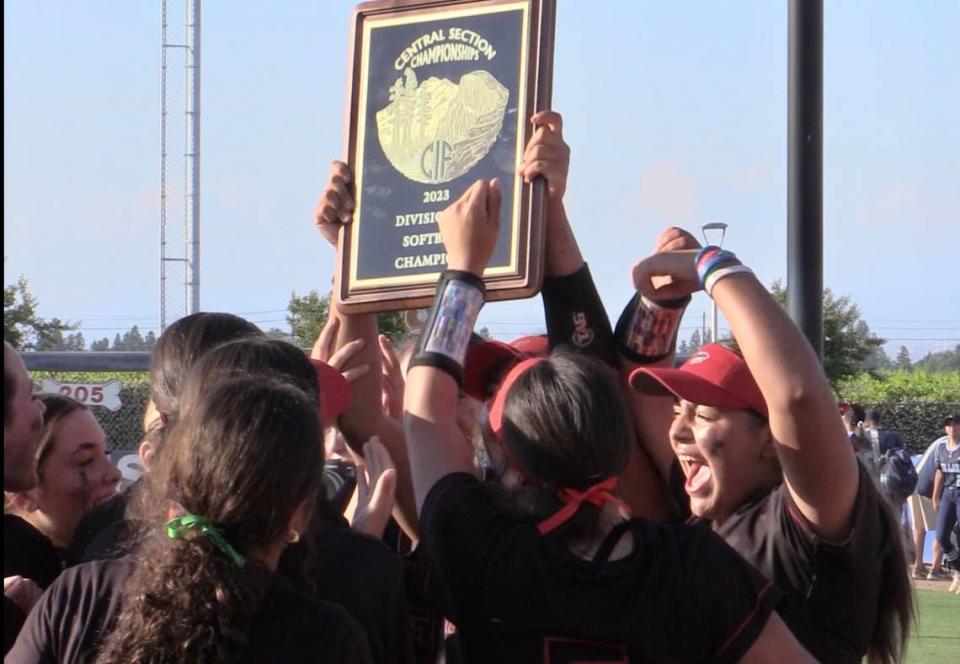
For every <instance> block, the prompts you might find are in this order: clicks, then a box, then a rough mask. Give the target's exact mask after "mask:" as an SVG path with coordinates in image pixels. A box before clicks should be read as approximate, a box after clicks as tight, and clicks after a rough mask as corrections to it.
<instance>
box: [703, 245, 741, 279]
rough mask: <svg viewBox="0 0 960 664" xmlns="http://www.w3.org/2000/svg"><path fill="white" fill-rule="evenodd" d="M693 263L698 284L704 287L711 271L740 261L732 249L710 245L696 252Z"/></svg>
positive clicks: (737, 263) (738, 263)
mask: <svg viewBox="0 0 960 664" xmlns="http://www.w3.org/2000/svg"><path fill="white" fill-rule="evenodd" d="M694 264H695V265H696V269H697V276H698V278H699V279H700V285H701V286H703V287H704V289H705V288H706V282H707V277H709V276H710V273H711V272H713V271H714V270H719V269H721V268H725V267H730V266H733V265H740V264H741V263H740V261H739V260H738V259H737V256H736V254H734V253H733V252H732V251H727V250H725V249H721V248H719V247H714V246H712V245H710V246H706V247H704V248H703V249H701V250H700V251H699V253H697V257H696V258H695V259H694Z"/></svg>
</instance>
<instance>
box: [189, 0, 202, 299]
mask: <svg viewBox="0 0 960 664" xmlns="http://www.w3.org/2000/svg"><path fill="white" fill-rule="evenodd" d="M187 95H188V96H187V135H188V136H189V139H188V140H189V143H188V145H187V155H186V156H187V168H188V177H187V214H188V216H189V218H188V221H187V229H188V230H187V232H188V237H187V251H188V255H187V266H188V284H189V286H188V292H187V296H188V300H187V311H188V312H189V313H191V314H193V313H197V312H198V311H200V0H188V1H187Z"/></svg>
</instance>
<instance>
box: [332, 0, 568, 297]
mask: <svg viewBox="0 0 960 664" xmlns="http://www.w3.org/2000/svg"><path fill="white" fill-rule="evenodd" d="M555 2H556V0H473V1H466V2H465V1H463V0H426V1H425V0H377V1H375V2H367V3H363V4H361V5H359V6H358V7H357V8H356V9H355V10H354V14H353V23H352V34H351V39H350V59H349V63H350V64H349V66H350V75H349V78H348V81H347V84H348V88H349V89H348V95H347V99H348V103H347V108H346V117H345V122H344V125H345V127H344V132H345V144H346V149H347V158H346V161H347V163H348V164H349V166H350V169H351V171H352V173H353V174H354V182H353V189H354V200H355V210H354V218H353V221H352V223H350V224H348V225H345V226H344V227H343V228H342V229H341V232H340V242H339V251H338V253H337V284H336V285H335V287H334V291H335V292H336V293H337V297H338V300H339V306H340V308H341V309H343V310H344V311H346V312H350V313H366V312H375V311H392V310H397V309H416V308H423V307H428V306H430V304H431V302H432V301H433V296H434V291H435V289H436V283H437V280H438V278H439V275H440V273H441V272H442V270H443V269H444V267H445V256H446V254H445V252H444V251H443V244H442V242H440V239H439V230H438V228H437V226H436V222H435V221H433V220H431V219H432V218H431V215H433V214H435V213H437V212H439V211H440V210H442V209H444V208H445V207H447V205H449V204H450V203H451V202H453V201H454V200H456V199H457V198H459V196H460V195H461V194H462V193H463V192H464V191H465V190H466V189H467V187H469V186H470V184H472V183H473V182H474V181H475V180H477V179H478V178H481V177H484V178H491V177H494V176H497V177H500V180H501V184H502V185H503V189H504V198H503V205H502V208H501V232H500V238H499V240H498V245H497V246H498V249H497V250H495V252H494V256H493V258H492V259H491V263H490V267H488V268H487V271H486V272H485V273H484V281H485V283H486V286H487V299H488V300H507V299H519V298H524V297H531V296H533V295H535V294H536V293H538V292H539V290H540V286H541V284H542V281H543V244H544V230H545V228H544V226H545V213H546V209H545V207H546V192H545V183H544V182H543V179H542V178H538V179H537V180H536V181H535V182H533V183H532V185H531V184H524V183H523V182H522V180H521V179H520V178H519V177H518V176H517V175H516V169H517V167H518V166H519V164H520V161H521V159H522V155H523V149H524V147H525V146H526V144H527V142H528V141H529V139H530V136H531V135H532V133H533V132H532V129H533V127H532V125H531V123H530V121H529V119H530V116H532V115H533V114H534V113H535V112H537V111H539V110H543V109H548V108H550V98H551V83H552V75H553V35H554V16H555V9H556V5H555ZM484 27H486V28H487V32H484V29H483V28H484ZM498 56H499V57H500V60H499V61H496V58H497V57H498ZM445 58H450V59H445ZM484 66H487V67H488V68H489V69H490V70H493V73H491V72H490V71H488V70H485V69H483V67H484ZM478 70H479V71H478ZM410 72H413V74H412V75H411V74H410ZM458 73H459V74H461V78H460V83H459V84H457V83H456V81H451V80H450V78H448V77H456V75H457V74H458ZM498 75H499V76H500V78H503V79H507V85H506V86H504V85H503V84H502V83H501V80H500V78H498V77H497V76H498ZM468 76H469V77H471V78H470V79H469V81H470V82H469V84H467V83H465V82H464V79H466V78H467V77H468ZM393 79H396V80H395V81H394V83H393V85H386V84H385V83H386V82H387V81H390V80H393ZM511 83H513V85H512V86H511ZM387 88H388V90H387ZM478 90H479V92H478ZM451 91H452V92H451ZM387 95H389V102H387V101H386V100H387V98H388V97H387ZM437 99H440V102H437V103H434V102H435V100H437ZM478 99H479V100H480V101H477V100H478ZM451 100H452V101H451ZM461 100H462V101H461ZM458 103H459V104H460V105H459V106H457V104H458ZM443 104H446V105H445V106H444V105H443ZM483 104H487V105H488V106H489V105H490V104H494V105H496V104H500V105H501V106H502V109H501V110H500V111H499V114H500V115H499V116H498V113H497V112H496V110H494V111H493V112H490V111H484V112H479V111H478V112H477V113H478V114H479V116H478V118H477V119H476V121H477V124H474V125H470V126H469V127H468V128H467V129H465V130H464V129H463V126H464V124H465V123H464V122H460V123H458V122H457V120H458V119H460V118H462V117H467V116H465V112H464V111H463V109H471V110H472V109H474V108H476V107H477V106H481V107H482V106H483ZM438 105H439V106H441V111H443V112H445V113H446V115H444V116H442V117H443V120H442V121H434V122H433V123H432V126H431V120H430V119H431V117H432V113H431V112H432V111H434V110H435V109H436V107H437V106H438ZM423 108H426V109H427V110H426V111H425V112H424V111H422V109H423ZM494 108H496V106H495V107H494ZM481 110H483V109H482V108H481ZM418 113H422V115H417V114H418ZM458 113H459V115H458ZM435 115H436V116H437V117H440V116H441V114H440V113H436V114H435ZM411 116H412V119H411ZM424 117H426V118H427V120H423V118H424ZM497 117H500V121H499V124H498V123H497ZM382 119H383V124H381V120H382ZM444 123H445V124H444ZM431 130H432V131H434V132H435V133H434V134H433V135H432V136H428V135H427V132H429V131H431ZM418 132H419V133H418ZM457 132H459V133H457ZM464 132H466V133H464ZM478 135H480V137H481V138H480V139H477V138H476V136H478ZM411 137H412V138H411ZM483 140H486V141H487V145H486V147H483V145H482V144H481V145H480V147H476V146H477V144H478V142H480V143H482V141H483ZM424 141H427V142H426V143H425V142H424ZM388 145H389V146H391V147H390V150H389V153H388V148H387V146H388ZM398 146H400V147H399V148H398ZM424 146H425V147H424ZM477 154H479V155H480V156H479V157H477ZM474 158H475V159H476V161H474V162H473V163H472V164H470V161H471V159H474ZM450 163H452V164H453V166H454V167H449V166H448V164H450ZM401 168H402V169H403V170H401ZM451 171H452V172H453V173H454V175H453V176H451V175H450V172H451ZM443 177H446V178H447V179H446V180H443V179H442V178H443ZM413 178H419V179H417V180H415V179H413ZM421 195H422V201H421V199H420V196H421ZM414 197H415V198H416V200H415V201H414ZM408 222H409V224H410V225H409V226H407V223H408ZM408 243H410V244H408ZM424 246H426V247H427V248H426V249H424V248H423V247H424ZM404 247H406V248H404ZM404 254H405V255H404ZM441 256H442V258H441ZM498 256H499V260H498ZM405 271H406V272H405Z"/></svg>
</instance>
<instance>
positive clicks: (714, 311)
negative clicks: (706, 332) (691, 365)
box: [710, 302, 719, 343]
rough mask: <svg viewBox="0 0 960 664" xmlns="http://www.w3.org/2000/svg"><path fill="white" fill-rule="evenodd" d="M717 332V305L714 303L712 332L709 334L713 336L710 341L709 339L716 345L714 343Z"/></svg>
mask: <svg viewBox="0 0 960 664" xmlns="http://www.w3.org/2000/svg"><path fill="white" fill-rule="evenodd" d="M718 330H719V327H718V325H717V303H716V302H714V303H713V330H712V331H711V334H712V335H713V336H712V337H711V339H710V341H712V342H713V343H716V342H717V332H718Z"/></svg>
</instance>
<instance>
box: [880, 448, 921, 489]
mask: <svg viewBox="0 0 960 664" xmlns="http://www.w3.org/2000/svg"><path fill="white" fill-rule="evenodd" d="M881 468H882V469H881V471H880V485H881V486H882V487H883V489H884V491H886V493H887V494H888V495H890V496H892V497H895V498H898V499H899V500H906V499H907V497H908V496H910V495H911V494H912V493H913V492H914V491H915V490H916V488H917V469H916V468H914V467H913V459H911V458H910V452H908V451H907V450H905V449H903V448H902V447H898V448H896V449H892V450H890V451H889V452H887V453H886V454H884V455H883V459H882V461H881Z"/></svg>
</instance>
